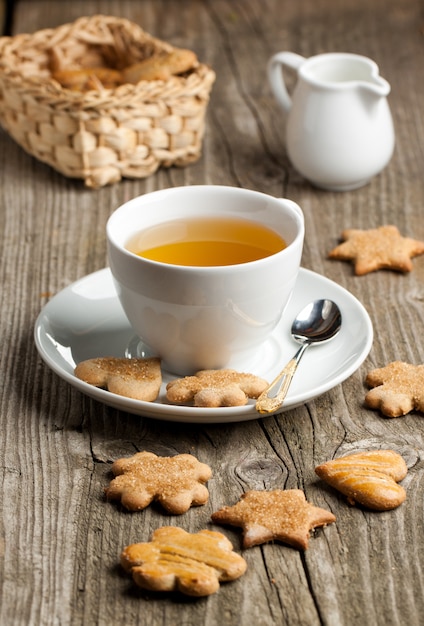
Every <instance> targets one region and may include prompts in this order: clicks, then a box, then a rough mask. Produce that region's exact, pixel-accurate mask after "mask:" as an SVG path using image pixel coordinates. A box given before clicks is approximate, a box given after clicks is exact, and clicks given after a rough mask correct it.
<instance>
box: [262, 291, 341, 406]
mask: <svg viewBox="0 0 424 626" xmlns="http://www.w3.org/2000/svg"><path fill="white" fill-rule="evenodd" d="M341 325H342V315H341V313H340V309H339V307H338V306H337V304H336V303H335V302H333V301H332V300H327V299H323V300H314V301H313V302H310V303H309V304H307V305H306V306H305V307H304V308H303V309H302V310H301V311H300V313H299V314H298V315H297V316H296V318H295V319H294V321H293V324H292V327H291V334H292V337H293V339H294V340H295V341H297V342H298V343H300V344H301V345H300V348H299V349H298V351H297V352H296V354H295V355H294V356H293V358H292V359H291V360H290V361H289V362H288V363H287V365H286V366H285V367H284V369H283V370H282V371H281V372H280V373H279V374H278V376H277V377H276V378H275V379H274V380H273V381H272V383H271V384H270V385H269V387H267V389H265V391H263V392H262V393H261V395H260V396H259V398H258V399H257V401H256V410H257V411H258V413H262V414H266V413H274V412H275V411H278V410H279V409H280V408H281V407H282V406H283V403H284V399H285V397H286V395H287V392H288V390H289V387H290V384H291V381H292V379H293V376H294V374H295V372H296V370H297V366H298V365H299V362H300V359H301V358H302V356H303V355H304V353H305V351H306V348H308V347H309V346H310V345H312V344H319V343H324V342H326V341H329V340H330V339H332V338H333V337H335V336H336V335H337V334H338V332H339V331H340V328H341Z"/></svg>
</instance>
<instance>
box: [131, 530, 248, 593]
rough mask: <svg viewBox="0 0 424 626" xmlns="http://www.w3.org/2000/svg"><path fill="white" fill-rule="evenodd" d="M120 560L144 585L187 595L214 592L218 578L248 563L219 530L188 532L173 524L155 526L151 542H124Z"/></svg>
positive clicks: (229, 577)
mask: <svg viewBox="0 0 424 626" xmlns="http://www.w3.org/2000/svg"><path fill="white" fill-rule="evenodd" d="M121 564H122V566H123V568H124V569H125V570H126V571H127V572H131V573H132V576H133V579H134V581H135V582H136V584H137V585H138V586H139V587H142V588H143V589H150V590H152V591H174V590H177V591H180V592H182V593H184V594H186V595H189V596H208V595H210V594H212V593H215V592H216V591H218V589H219V583H220V581H222V582H224V581H230V580H235V579H236V578H239V577H240V576H242V574H244V572H245V571H246V567H247V565H246V561H245V560H244V559H243V557H242V556H240V555H239V554H237V553H235V552H233V546H232V544H231V543H230V541H229V540H228V539H227V538H226V537H225V536H224V535H222V534H221V533H218V532H214V531H210V530H201V531H200V532H198V533H195V534H190V533H187V532H186V531H185V530H183V529H182V528H176V527H175V526H165V527H164V528H159V529H158V530H156V531H155V532H154V533H153V536H152V541H151V542H150V543H135V544H132V545H130V546H127V547H126V548H125V549H124V551H123V552H122V555H121Z"/></svg>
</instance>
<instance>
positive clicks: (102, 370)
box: [74, 356, 162, 402]
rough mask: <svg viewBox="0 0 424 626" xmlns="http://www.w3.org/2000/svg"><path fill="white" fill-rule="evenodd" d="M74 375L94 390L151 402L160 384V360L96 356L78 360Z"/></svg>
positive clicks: (153, 358) (156, 394)
mask: <svg viewBox="0 0 424 626" xmlns="http://www.w3.org/2000/svg"><path fill="white" fill-rule="evenodd" d="M74 373H75V376H76V377H77V378H80V379H81V380H83V381H85V382H86V383H88V384H90V385H94V386H95V387H103V388H104V389H107V390H108V391H110V392H111V393H117V394H118V395H120V396H126V397H127V398H134V399H135V400H144V401H145V402H153V400H156V398H157V397H158V395H159V391H160V386H161V383H162V373H161V367H160V359H158V358H155V357H152V358H148V359H124V358H117V357H112V356H110V357H99V358H95V359H88V360H86V361H81V363H78V365H77V366H76V368H75V371H74Z"/></svg>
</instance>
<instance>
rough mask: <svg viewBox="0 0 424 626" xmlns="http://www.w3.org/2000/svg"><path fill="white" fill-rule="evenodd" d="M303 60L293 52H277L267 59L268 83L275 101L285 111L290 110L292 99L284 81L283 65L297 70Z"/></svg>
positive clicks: (303, 58)
mask: <svg viewBox="0 0 424 626" xmlns="http://www.w3.org/2000/svg"><path fill="white" fill-rule="evenodd" d="M305 61H306V59H305V57H302V56H301V55H300V54H296V53H295V52H277V54H274V56H272V57H271V58H270V60H269V61H268V66H267V73H268V80H269V83H270V85H271V88H272V91H273V92H274V96H275V98H276V99H277V102H278V103H279V104H280V105H281V106H282V107H283V109H284V110H285V111H290V109H291V105H292V100H291V98H290V96H289V92H288V91H287V87H286V84H285V82H284V75H283V71H282V70H283V66H284V65H286V66H287V67H290V68H291V69H293V70H298V69H299V67H300V66H301V65H302V63H304V62H305Z"/></svg>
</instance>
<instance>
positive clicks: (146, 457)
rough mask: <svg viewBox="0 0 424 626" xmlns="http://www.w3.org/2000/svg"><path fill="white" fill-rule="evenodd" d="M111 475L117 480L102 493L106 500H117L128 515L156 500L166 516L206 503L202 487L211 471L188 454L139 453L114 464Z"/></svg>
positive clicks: (205, 494)
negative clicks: (170, 455) (128, 511)
mask: <svg viewBox="0 0 424 626" xmlns="http://www.w3.org/2000/svg"><path fill="white" fill-rule="evenodd" d="M112 472H113V473H114V474H115V476H116V478H114V479H113V480H112V481H111V483H110V485H109V487H107V488H106V489H105V493H106V497H107V499H108V500H120V501H121V503H122V505H123V506H124V507H125V508H127V509H128V510H130V511H141V510H142V509H145V508H146V507H147V506H148V505H149V504H150V503H151V502H153V500H157V501H158V502H160V504H161V505H162V506H163V508H164V509H165V510H166V511H167V512H168V513H174V514H175V515H180V514H181V513H185V512H186V511H188V509H189V508H190V507H191V506H192V505H195V506H198V505H201V504H205V503H206V502H207V501H208V499H209V492H208V490H207V488H206V487H205V485H204V483H205V482H206V481H207V480H209V478H210V477H211V475H212V472H211V469H210V467H209V466H208V465H206V464H205V463H200V462H199V461H198V460H197V459H196V458H195V457H194V456H192V455H191V454H178V455H176V456H172V457H158V456H156V454H153V453H151V452H138V453H137V454H135V455H134V456H132V457H130V458H127V459H118V460H117V461H115V462H114V463H113V465H112Z"/></svg>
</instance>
